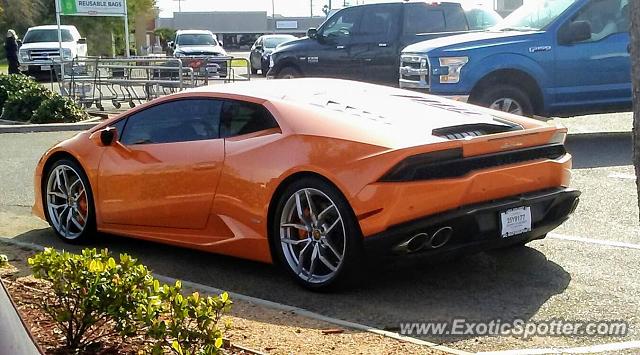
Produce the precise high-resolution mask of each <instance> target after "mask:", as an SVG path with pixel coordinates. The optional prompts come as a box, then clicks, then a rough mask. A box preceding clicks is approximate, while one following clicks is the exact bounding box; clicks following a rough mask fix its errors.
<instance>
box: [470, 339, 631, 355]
mask: <svg viewBox="0 0 640 355" xmlns="http://www.w3.org/2000/svg"><path fill="white" fill-rule="evenodd" d="M629 349H640V341H626V342H620V343H609V344H599V345H590V346H580V347H576V348H543V349H518V350H504V351H486V352H479V353H477V354H478V355H538V354H594V353H602V352H613V351H621V350H629Z"/></svg>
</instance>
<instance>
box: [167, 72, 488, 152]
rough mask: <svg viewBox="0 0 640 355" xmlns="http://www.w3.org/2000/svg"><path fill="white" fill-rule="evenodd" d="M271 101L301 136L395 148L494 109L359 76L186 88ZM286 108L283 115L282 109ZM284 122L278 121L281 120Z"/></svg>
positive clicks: (483, 117)
mask: <svg viewBox="0 0 640 355" xmlns="http://www.w3.org/2000/svg"><path fill="white" fill-rule="evenodd" d="M189 93H200V94H204V95H206V94H207V93H209V94H214V95H220V96H228V97H232V98H234V97H235V98H237V99H243V100H251V101H253V100H258V101H260V100H264V101H265V102H269V103H270V104H271V105H273V106H275V108H276V110H277V111H278V112H280V113H281V115H280V117H282V118H284V120H285V121H286V122H284V123H285V124H286V126H287V127H288V128H289V129H290V130H291V131H293V132H296V133H298V134H302V135H316V136H317V135H320V136H325V137H333V138H336V139H349V140H358V141H360V142H367V143H370V144H375V145H379V146H385V147H390V148H391V147H393V148H399V147H403V146H412V145H415V144H417V142H419V143H421V144H424V142H425V140H427V139H436V138H433V137H431V135H430V132H431V131H432V130H433V129H434V128H437V127H440V125H442V123H443V122H446V124H447V125H451V126H455V125H463V124H467V123H469V121H470V120H471V121H473V123H478V124H482V123H494V119H495V118H496V117H497V116H500V115H499V114H497V113H494V111H490V110H488V109H482V108H478V107H476V106H472V105H468V104H457V103H454V102H452V101H450V100H446V99H442V98H439V97H435V96H432V95H426V94H422V93H417V92H413V91H408V90H402V89H397V88H392V87H388V86H382V85H374V84H368V83H363V82H357V81H349V80H340V79H325V78H300V79H291V80H285V79H280V80H261V81H257V80H256V81H254V80H252V81H245V82H236V83H231V84H224V85H210V86H206V87H200V88H195V89H189V90H187V91H185V92H183V94H178V95H189ZM282 113H284V114H282ZM279 123H281V124H282V122H279Z"/></svg>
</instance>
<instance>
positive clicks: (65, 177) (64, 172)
mask: <svg viewBox="0 0 640 355" xmlns="http://www.w3.org/2000/svg"><path fill="white" fill-rule="evenodd" d="M61 170H62V180H64V189H65V191H64V192H66V193H67V194H69V193H70V192H71V191H69V176H68V175H67V170H66V169H64V168H62V169H61Z"/></svg>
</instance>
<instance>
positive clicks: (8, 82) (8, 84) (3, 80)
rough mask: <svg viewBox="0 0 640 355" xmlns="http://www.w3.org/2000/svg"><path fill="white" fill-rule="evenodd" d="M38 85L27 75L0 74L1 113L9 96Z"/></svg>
mask: <svg viewBox="0 0 640 355" xmlns="http://www.w3.org/2000/svg"><path fill="white" fill-rule="evenodd" d="M37 85H38V83H37V82H36V81H35V80H33V79H32V78H31V77H28V76H26V75H6V74H0V112H1V111H2V107H3V106H4V103H5V101H7V99H8V98H9V94H10V93H12V92H16V91H18V90H20V89H23V88H27V87H35V86H37Z"/></svg>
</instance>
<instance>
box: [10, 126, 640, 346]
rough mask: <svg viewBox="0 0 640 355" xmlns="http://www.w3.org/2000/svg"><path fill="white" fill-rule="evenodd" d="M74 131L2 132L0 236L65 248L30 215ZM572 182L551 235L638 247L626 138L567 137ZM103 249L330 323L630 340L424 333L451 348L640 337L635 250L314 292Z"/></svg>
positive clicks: (242, 264)
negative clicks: (611, 323)
mask: <svg viewBox="0 0 640 355" xmlns="http://www.w3.org/2000/svg"><path fill="white" fill-rule="evenodd" d="M73 134H74V132H55V133H32V134H0V162H2V163H1V164H2V165H1V166H0V181H1V182H2V183H1V184H0V236H5V237H10V238H15V239H16V240H19V241H23V242H33V243H37V244H40V245H52V246H56V247H60V248H65V249H68V250H79V249H78V247H76V246H71V245H67V244H63V243H62V242H60V241H58V240H57V239H56V238H55V236H54V235H53V233H52V232H51V230H50V229H48V228H47V226H46V224H44V223H43V222H41V221H39V220H38V219H36V218H34V217H32V216H30V215H29V212H30V206H31V204H32V200H33V192H32V190H33V177H32V174H33V168H34V167H35V165H36V163H37V161H38V159H39V157H40V155H41V154H42V153H43V152H44V151H45V150H46V149H47V148H48V147H49V146H51V145H52V144H54V143H55V142H57V141H60V140H62V139H65V138H67V137H69V136H71V135H73ZM567 148H568V150H569V151H570V152H571V153H572V154H573V155H574V170H573V186H574V187H576V188H578V189H580V190H581V191H583V195H582V198H581V201H582V202H581V205H580V206H579V208H578V210H577V211H576V213H575V215H574V216H573V217H572V218H571V219H570V220H569V221H568V222H567V223H565V224H564V225H563V226H561V227H560V228H559V229H558V230H557V231H556V234H555V236H559V237H562V236H569V237H578V238H591V239H598V240H601V241H604V242H603V243H607V242H625V243H632V244H639V243H640V242H638V239H639V237H640V227H638V222H637V216H638V207H637V203H636V202H637V195H636V192H635V180H634V179H635V176H634V174H633V168H632V166H631V165H630V164H631V142H630V139H629V138H628V137H624V136H604V137H585V138H570V140H569V141H568V142H567ZM97 237H98V238H97V242H96V244H95V245H96V246H99V247H108V248H109V249H111V250H112V251H115V252H124V251H126V252H128V253H130V254H132V255H134V256H136V257H139V258H140V259H141V260H142V262H144V263H146V264H147V265H149V266H150V267H151V268H152V269H153V270H154V271H155V272H157V273H160V274H165V275H168V276H171V277H175V278H181V279H184V280H189V281H194V282H198V283H202V284H206V285H210V286H214V287H218V288H222V289H227V290H230V291H234V292H238V293H243V294H246V295H249V296H254V297H259V298H263V299H267V300H271V301H276V302H281V303H284V304H288V305H293V306H298V307H301V308H306V309H308V310H311V311H314V312H318V313H321V314H324V315H327V316H331V317H335V318H339V319H344V320H348V321H354V322H359V323H363V324H367V325H371V326H375V327H379V328H384V329H389V330H398V328H399V324H400V322H413V321H433V320H450V319H451V318H456V317H462V318H466V319H469V320H477V321H479V320H484V321H488V320H491V319H502V320H514V319H523V320H533V321H542V320H550V319H552V318H563V319H568V320H581V321H591V320H613V319H623V320H626V321H627V322H629V324H630V332H629V334H627V336H625V337H534V338H531V339H527V340H525V339H520V338H500V337H491V336H484V337H481V336H480V337H478V336H476V337H474V336H467V337H456V338H453V337H450V336H439V337H433V336H428V337H424V339H425V340H429V341H433V342H438V343H444V344H446V345H447V346H451V347H454V348H460V349H466V350H472V351H488V350H501V349H517V348H540V347H557V346H579V345H594V344H602V343H611V342H620V341H631V340H640V311H639V309H638V307H637V305H638V304H640V273H638V262H637V260H638V256H640V254H639V253H640V250H637V249H633V248H624V247H619V246H618V247H616V246H611V245H606V244H593V243H591V242H587V241H571V240H566V239H559V238H556V237H554V235H552V236H551V237H550V238H548V239H545V240H542V241H536V242H533V243H531V244H530V245H529V246H528V247H524V248H516V249H510V250H502V251H493V252H487V253H480V254H476V255H471V256H466V257H463V258H460V259H457V260H454V261H448V262H439V263H433V262H429V261H427V260H396V261H388V262H385V263H373V264H372V265H371V266H370V267H369V269H368V271H367V272H366V274H365V275H364V276H363V281H362V284H361V285H360V286H359V287H357V288H354V289H350V290H345V291H342V292H337V293H328V294H317V293H310V292H308V291H305V290H302V289H300V288H299V287H297V286H296V285H295V284H294V283H293V282H292V281H290V280H289V278H288V277H287V276H286V275H285V274H284V273H283V272H282V271H281V270H279V269H278V268H277V267H275V266H269V265H264V264H260V263H255V262H250V261H245V260H240V259H236V258H230V257H225V256H220V255H214V254H207V253H203V252H198V251H192V250H187V249H182V248H177V247H173V246H166V245H161V244H155V243H149V242H144V241H139V240H133V239H126V238H121V237H115V236H110V235H103V234H101V235H98V236H97Z"/></svg>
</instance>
